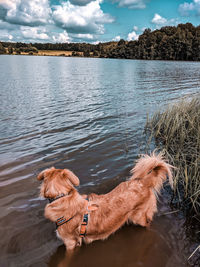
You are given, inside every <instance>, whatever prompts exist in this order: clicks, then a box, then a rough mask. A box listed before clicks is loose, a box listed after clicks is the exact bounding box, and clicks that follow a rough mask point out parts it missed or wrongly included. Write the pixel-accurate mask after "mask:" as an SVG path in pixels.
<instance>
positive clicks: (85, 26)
mask: <svg viewBox="0 0 200 267" xmlns="http://www.w3.org/2000/svg"><path fill="white" fill-rule="evenodd" d="M101 2H102V0H96V1H92V2H90V3H89V4H87V5H86V6H75V5H72V4H71V3H70V2H69V1H68V2H62V4H61V5H56V6H54V11H53V14H52V18H53V20H54V21H55V23H56V24H57V25H58V26H59V27H62V28H63V29H66V30H67V31H68V32H72V33H98V34H103V33H104V24H105V23H112V22H113V21H114V19H113V18H112V17H111V16H110V15H109V14H105V13H104V12H103V11H102V9H101V7H100V3H101Z"/></svg>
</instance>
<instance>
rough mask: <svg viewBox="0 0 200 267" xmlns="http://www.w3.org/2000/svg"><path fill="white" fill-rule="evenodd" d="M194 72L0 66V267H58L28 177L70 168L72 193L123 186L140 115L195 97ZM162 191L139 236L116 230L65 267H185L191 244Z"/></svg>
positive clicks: (137, 141) (49, 60) (176, 67)
mask: <svg viewBox="0 0 200 267" xmlns="http://www.w3.org/2000/svg"><path fill="white" fill-rule="evenodd" d="M199 70H200V63H197V62H169V61H139V60H138V61H134V60H117V59H94V58H65V57H34V56H6V55H5V56H4V55H2V56H0V99H1V105H0V236H1V238H0V266H2V267H7V266H64V265H62V263H63V262H65V248H64V246H63V245H62V242H61V241H59V240H58V239H57V238H56V235H55V232H54V231H55V226H54V224H53V223H51V222H50V221H47V220H46V219H45V218H44V216H43V211H44V207H45V205H46V203H47V201H45V200H41V199H39V198H38V195H39V182H38V181H37V180H36V176H37V174H38V173H39V172H40V171H41V170H43V169H45V168H48V167H51V166H55V167H57V168H69V169H71V170H73V171H74V173H75V174H76V175H77V176H78V177H79V178H80V181H81V186H80V187H79V191H80V192H84V193H89V192H96V193H105V192H108V191H109V190H111V189H112V188H113V187H114V186H116V185H117V184H118V183H120V182H121V181H123V180H125V179H126V178H128V177H129V171H130V169H131V167H132V165H133V162H134V161H135V159H136V158H137V156H138V154H139V153H143V152H144V148H145V138H144V135H143V130H144V125H145V121H146V117H147V113H150V114H152V113H153V112H154V111H155V110H159V109H163V108H164V107H165V106H166V105H167V104H168V103H171V102H173V101H175V100H176V99H179V98H181V97H184V96H191V95H194V94H196V93H198V92H199V88H200V72H199ZM167 201H168V195H167V194H166V191H163V194H162V196H161V197H160V201H159V212H158V214H157V215H156V216H155V219H154V221H153V223H152V226H151V228H150V229H149V230H148V231H147V230H145V229H143V228H141V227H137V226H133V225H131V226H124V227H123V228H122V229H120V230H119V231H117V233H116V234H115V235H113V236H111V237H110V238H108V239H107V240H106V241H97V242H94V243H92V244H91V245H88V246H83V247H82V248H81V249H80V250H79V251H78V252H77V255H76V258H75V259H74V260H73V261H72V263H71V266H96V267H100V266H104V267H105V266H109V267H110V266H146V267H147V266H148V267H151V266H152V267H153V266H156V267H162V266H168V267H172V266H177V267H179V266H181V267H182V266H188V265H187V257H188V256H189V255H190V253H191V252H192V251H193V250H194V248H195V243H193V241H192V240H191V236H190V235H189V234H188V232H187V228H186V226H185V221H184V218H183V217H182V216H181V215H180V214H179V213H178V214H177V213H172V214H168V215H163V213H167V212H170V211H171V210H170V207H169V206H168V204H167ZM59 264H60V265H59Z"/></svg>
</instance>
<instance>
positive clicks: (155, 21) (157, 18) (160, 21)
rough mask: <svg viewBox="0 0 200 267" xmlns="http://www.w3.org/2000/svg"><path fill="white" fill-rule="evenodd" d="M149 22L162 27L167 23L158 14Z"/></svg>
mask: <svg viewBox="0 0 200 267" xmlns="http://www.w3.org/2000/svg"><path fill="white" fill-rule="evenodd" d="M151 22H152V23H153V24H156V25H164V24H166V23H167V19H165V18H163V17H161V16H160V15H159V14H157V13H156V14H155V15H154V17H153V19H152V21H151Z"/></svg>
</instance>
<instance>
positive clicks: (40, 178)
mask: <svg viewBox="0 0 200 267" xmlns="http://www.w3.org/2000/svg"><path fill="white" fill-rule="evenodd" d="M45 171H46V170H44V171H42V172H41V173H39V174H38V176H37V179H38V181H41V180H43V179H44V174H45Z"/></svg>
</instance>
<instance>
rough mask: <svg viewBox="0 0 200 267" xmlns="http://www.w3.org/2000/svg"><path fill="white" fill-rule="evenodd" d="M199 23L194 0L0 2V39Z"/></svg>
mask: <svg viewBox="0 0 200 267" xmlns="http://www.w3.org/2000/svg"><path fill="white" fill-rule="evenodd" d="M186 22H191V23H193V24H194V25H195V26H197V25H199V24H200V0H0V40H1V41H13V42H53V43H55V42H90V43H96V42H105V41H111V40H116V41H118V40H120V39H125V40H136V39H137V38H138V35H139V34H141V33H142V32H143V31H144V29H145V28H151V29H152V30H154V29H156V28H160V27H162V26H165V25H177V24H179V23H186Z"/></svg>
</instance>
